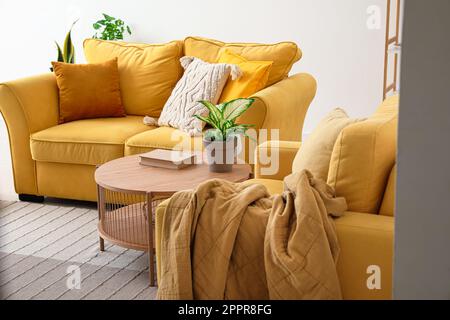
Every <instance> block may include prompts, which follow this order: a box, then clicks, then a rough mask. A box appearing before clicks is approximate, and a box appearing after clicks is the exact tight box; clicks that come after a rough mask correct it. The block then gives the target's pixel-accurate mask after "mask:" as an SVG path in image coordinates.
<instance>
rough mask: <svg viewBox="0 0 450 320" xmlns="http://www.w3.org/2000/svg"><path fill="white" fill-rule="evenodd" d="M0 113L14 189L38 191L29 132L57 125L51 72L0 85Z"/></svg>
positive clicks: (56, 110) (24, 191) (55, 90)
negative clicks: (5, 133) (8, 150)
mask: <svg viewBox="0 0 450 320" xmlns="http://www.w3.org/2000/svg"><path fill="white" fill-rule="evenodd" d="M0 113H1V114H2V116H3V118H4V120H5V123H6V127H7V128H8V134H9V142H10V147H11V158H12V164H13V172H14V185H15V189H16V192H17V193H26V194H38V193H37V192H38V191H37V185H36V176H35V174H36V170H35V164H34V161H33V160H32V158H31V152H30V135H31V134H32V133H34V132H37V131H40V130H43V129H46V128H49V127H51V126H54V125H57V124H58V87H57V84H56V80H55V76H54V75H53V73H48V74H43V75H38V76H34V77H29V78H24V79H19V80H14V81H10V82H5V83H2V84H0Z"/></svg>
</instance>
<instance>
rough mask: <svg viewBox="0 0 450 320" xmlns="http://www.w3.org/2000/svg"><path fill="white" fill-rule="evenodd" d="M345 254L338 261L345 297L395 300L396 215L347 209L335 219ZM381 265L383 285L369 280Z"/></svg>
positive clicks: (342, 253)
mask: <svg viewBox="0 0 450 320" xmlns="http://www.w3.org/2000/svg"><path fill="white" fill-rule="evenodd" d="M335 223H336V230H337V236H338V239H339V245H340V247H341V253H340V255H339V260H338V264H337V271H338V275H339V280H340V282H341V288H342V293H343V296H344V299H363V300H369V299H370V300H372V299H392V267H393V266H392V264H393V247H394V217H388V216H380V215H376V214H370V213H356V212H346V213H345V215H344V216H342V217H340V218H337V219H335ZM371 266H375V268H376V267H379V268H380V269H379V271H380V276H381V277H380V280H381V288H380V289H376V288H375V289H372V290H371V289H369V288H368V286H367V280H368V278H369V277H370V276H371V274H372V273H373V271H372V270H370V269H369V270H368V268H370V267H371Z"/></svg>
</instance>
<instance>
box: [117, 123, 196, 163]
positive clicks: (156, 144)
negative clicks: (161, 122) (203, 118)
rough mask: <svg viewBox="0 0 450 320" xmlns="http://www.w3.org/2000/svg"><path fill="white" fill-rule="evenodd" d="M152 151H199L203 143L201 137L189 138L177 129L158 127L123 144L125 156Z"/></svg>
mask: <svg viewBox="0 0 450 320" xmlns="http://www.w3.org/2000/svg"><path fill="white" fill-rule="evenodd" d="M153 149H168V150H190V151H201V150H202V149H203V142H202V137H201V136H197V137H191V136H189V135H188V134H187V133H185V132H182V131H180V130H178V129H174V128H171V127H159V128H156V129H154V130H148V131H145V132H142V133H140V134H137V135H135V136H133V137H131V138H129V139H128V140H127V141H126V143H125V155H126V156H129V155H133V154H139V153H144V152H148V151H151V150H153Z"/></svg>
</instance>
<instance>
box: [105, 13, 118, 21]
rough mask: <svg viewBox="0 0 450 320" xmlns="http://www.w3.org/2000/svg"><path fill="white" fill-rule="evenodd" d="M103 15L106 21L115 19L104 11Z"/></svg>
mask: <svg viewBox="0 0 450 320" xmlns="http://www.w3.org/2000/svg"><path fill="white" fill-rule="evenodd" d="M103 16H104V17H105V19H106V21H113V20H115V19H116V18H114V17H111V16H110V15H107V14H106V13H103Z"/></svg>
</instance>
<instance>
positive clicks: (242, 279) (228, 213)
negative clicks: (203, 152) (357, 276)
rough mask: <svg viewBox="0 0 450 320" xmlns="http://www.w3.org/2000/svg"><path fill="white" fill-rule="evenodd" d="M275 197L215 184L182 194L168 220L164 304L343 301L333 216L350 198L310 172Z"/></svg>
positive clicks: (174, 201)
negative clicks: (337, 193)
mask: <svg viewBox="0 0 450 320" xmlns="http://www.w3.org/2000/svg"><path fill="white" fill-rule="evenodd" d="M284 183H285V191H284V193H283V194H281V195H276V196H272V197H270V196H269V194H268V192H267V190H266V188H265V187H264V186H262V185H259V184H253V185H246V186H245V185H243V184H235V183H230V182H227V181H224V180H210V181H207V182H205V183H203V184H201V185H199V186H198V188H197V189H196V190H195V191H185V192H179V193H177V194H175V195H174V196H173V197H172V198H171V200H170V201H169V204H168V207H167V210H166V213H165V215H164V218H163V227H162V235H161V236H162V245H161V255H160V259H161V271H160V283H159V290H158V298H159V299H340V298H341V297H342V296H341V290H340V285H339V279H338V277H337V273H336V260H337V258H338V255H339V245H338V241H337V237H336V231H335V228H334V224H333V221H332V218H331V216H339V215H341V214H342V213H343V212H344V211H345V210H346V202H345V200H344V199H343V198H336V197H334V191H333V189H332V188H331V187H330V186H328V185H327V184H326V183H325V182H323V181H321V180H316V179H314V178H313V177H312V175H311V174H310V173H309V172H308V171H303V172H301V173H296V174H292V175H290V176H288V177H286V179H285V181H284Z"/></svg>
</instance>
